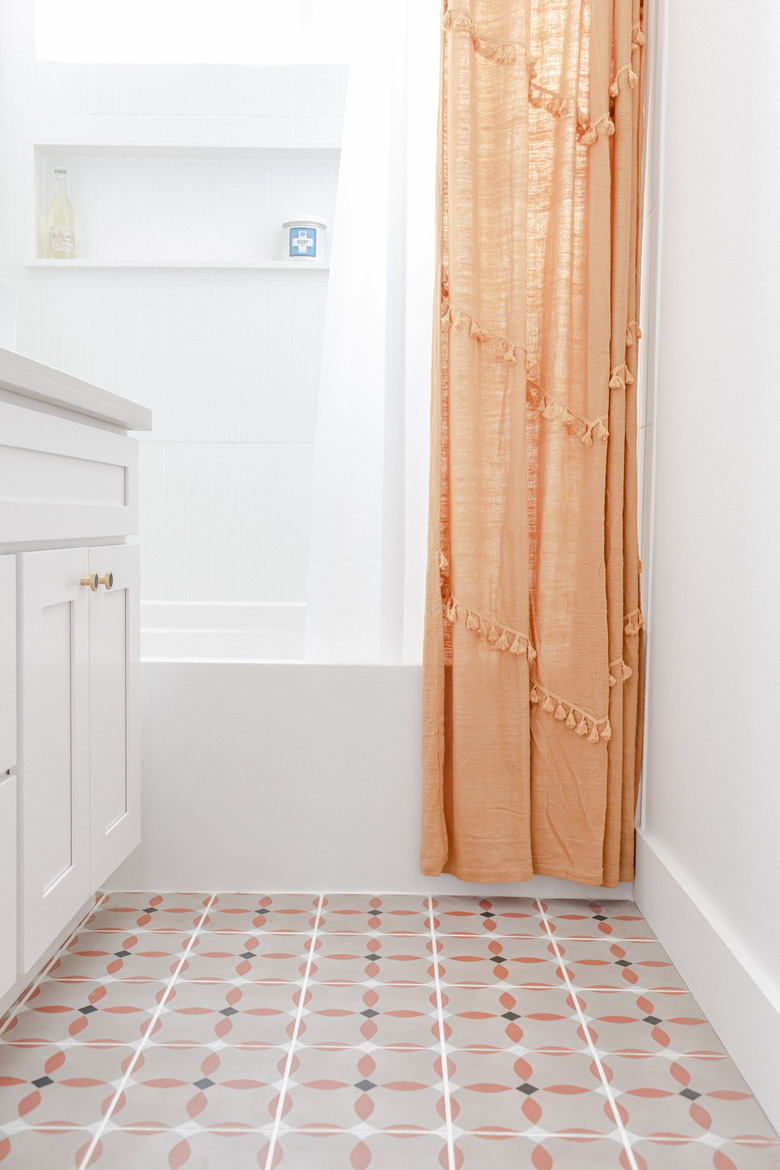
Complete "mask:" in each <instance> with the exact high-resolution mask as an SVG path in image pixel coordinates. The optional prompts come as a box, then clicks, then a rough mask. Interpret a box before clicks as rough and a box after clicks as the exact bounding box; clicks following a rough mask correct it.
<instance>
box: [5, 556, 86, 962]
mask: <svg viewBox="0 0 780 1170" xmlns="http://www.w3.org/2000/svg"><path fill="white" fill-rule="evenodd" d="M18 561H19V595H18V604H19V606H20V611H21V620H20V623H19V630H20V643H19V654H20V663H21V670H20V675H19V677H20V682H21V693H20V699H21V702H20V724H19V729H20V730H19V776H20V779H21V812H22V815H21V824H22V841H21V847H22V858H21V861H22V867H21V872H22V965H23V968H24V969H25V970H26V969H27V968H29V967H30V966H32V964H33V963H34V962H35V961H36V959H37V958H38V957H39V956H40V954H41V953H42V952H43V951H44V950H45V948H46V947H47V946H48V944H49V943H50V942H51V941H52V940H53V939H54V938H55V937H56V935H57V933H58V932H59V931H60V930H61V929H62V927H63V925H64V924H65V923H67V921H68V919H69V918H71V917H73V915H74V914H76V912H77V911H78V910H79V908H80V907H81V905H82V904H83V903H84V902H85V901H86V899H87V898H88V896H89V894H90V891H91V886H90V866H89V600H90V590H89V588H88V587H86V586H83V585H82V584H81V578H82V577H86V576H87V575H88V572H89V557H88V553H87V550H86V549H63V550H59V551H56V552H36V553H22V554H20V555H19V557H18Z"/></svg>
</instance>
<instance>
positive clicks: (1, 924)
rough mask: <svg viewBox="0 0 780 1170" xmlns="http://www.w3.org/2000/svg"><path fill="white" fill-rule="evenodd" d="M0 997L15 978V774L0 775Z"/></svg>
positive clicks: (12, 983)
mask: <svg viewBox="0 0 780 1170" xmlns="http://www.w3.org/2000/svg"><path fill="white" fill-rule="evenodd" d="M0 890H2V891H3V896H2V898H0V998H2V996H4V995H5V993H6V991H8V990H9V989H10V988H11V987H13V985H14V983H15V982H16V976H17V973H18V972H17V969H16V777H15V776H0Z"/></svg>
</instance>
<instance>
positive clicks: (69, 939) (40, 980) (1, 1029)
mask: <svg viewBox="0 0 780 1170" xmlns="http://www.w3.org/2000/svg"><path fill="white" fill-rule="evenodd" d="M107 898H108V894H107V893H106V894H101V896H100V897H99V898H98V899H97V901H96V902H94V903H93V905H92V906H90V908H89V910H87V912H86V914H85V915H84V917H83V918H80V919H79V921H78V923H77V924H76V926H75V927H74V928H73V930H72V931H71V933H70V934H69V935H68V937H67V938H66V939H65V942H64V943H63V944H62V946H59V947H57V949H56V951H55V952H54V954H53V955H52V957H51V958H50V959H49V961H48V963H46V965H45V966H44V967H43V968H42V970H40V971H39V972H38V974H37V975H36V976H35V978H34V979H33V981H32V983H31V984H30V986H29V987H28V989H27V991H26V992H25V994H24V995H23V996H22V998H21V999H20V1000H19V1001H18V1003H16V1004H14V1006H13V1008H12V1009H11V1011H10V1012H9V1014H8V1017H7V1018H6V1021H5V1023H4V1024H3V1025H2V1027H0V1036H2V1035H3V1034H4V1032H5V1031H6V1030H7V1029H8V1028H10V1026H11V1024H12V1023H13V1021H14V1020H15V1019H16V1017H17V1016H18V1014H19V1012H20V1011H21V1010H22V1008H23V1007H24V1005H25V1004H26V1003H27V1001H28V999H29V998H30V996H31V995H32V994H33V992H34V991H35V990H36V988H38V987H40V985H41V983H43V981H44V979H45V978H46V976H47V974H48V973H49V971H51V969H52V967H53V965H54V963H55V962H56V961H57V959H58V958H59V957H60V955H61V954H62V953H63V951H66V950H67V949H68V947H69V946H70V944H71V943H72V942H73V940H74V938H75V937H76V935H77V934H78V932H79V927H80V926H81V924H82V922H86V921H87V919H88V918H89V916H90V915H91V914H94V913H95V911H96V910H97V908H98V906H102V905H103V903H104V902H105V901H106V900H107Z"/></svg>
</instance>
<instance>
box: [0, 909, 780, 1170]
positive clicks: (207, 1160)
mask: <svg viewBox="0 0 780 1170" xmlns="http://www.w3.org/2000/svg"><path fill="white" fill-rule="evenodd" d="M0 1164H1V1166H2V1170H12V1168H13V1170H21V1168H24V1170H66V1168H71V1167H72V1168H74V1170H86V1168H87V1167H92V1166H96V1167H98V1168H100V1170H141V1168H142V1170H157V1168H158V1167H159V1168H161V1170H164V1168H172V1170H178V1168H179V1167H186V1168H187V1170H251V1168H252V1167H259V1168H260V1170H272V1168H275V1167H282V1170H341V1168H343V1170H368V1168H369V1167H370V1168H371V1170H509V1168H510V1167H511V1168H512V1170H525V1168H528V1170H609V1168H610V1167H616V1168H618V1167H619V1168H621V1170H704V1168H705V1167H706V1168H708V1170H709V1168H712V1170H770V1168H771V1170H777V1168H778V1167H780V1140H778V1137H777V1135H776V1134H775V1133H774V1131H773V1130H772V1128H771V1126H770V1124H769V1122H768V1121H767V1119H766V1117H765V1115H764V1114H763V1112H762V1111H761V1109H760V1108H759V1106H758V1104H757V1103H756V1101H755V1099H754V1098H753V1097H752V1095H751V1093H750V1091H749V1090H748V1088H747V1086H746V1085H745V1082H744V1081H743V1080H742V1078H741V1077H740V1075H739V1073H738V1072H737V1069H736V1068H735V1066H734V1064H733V1063H732V1061H731V1060H730V1059H729V1057H728V1055H727V1053H726V1052H725V1051H724V1049H723V1046H722V1044H721V1043H720V1041H719V1040H718V1037H717V1035H716V1034H715V1032H714V1031H713V1030H712V1028H711V1027H710V1025H709V1024H708V1023H707V1021H706V1020H705V1019H703V1018H702V1015H701V1011H700V1009H699V1008H698V1006H697V1004H696V1002H695V1000H694V999H693V997H692V996H691V994H690V992H689V991H688V990H687V988H686V987H685V985H684V984H683V983H682V982H681V980H680V977H679V975H678V974H677V972H676V971H675V969H674V967H673V966H672V964H671V963H670V961H669V959H668V957H667V955H666V954H665V952H664V951H663V949H662V948H661V946H660V945H659V943H658V942H657V941H656V939H655V938H654V937H653V935H652V933H651V931H650V930H649V929H648V926H647V924H646V923H645V922H644V920H643V919H642V917H641V915H640V914H639V913H638V911H637V909H636V907H635V906H634V905H633V904H632V903H630V902H603V903H593V902H587V901H549V902H545V903H537V902H532V901H531V900H529V899H521V898H494V899H490V900H487V899H482V900H480V899H479V898H477V897H465V896H461V897H442V898H438V899H433V900H432V902H429V901H428V900H427V899H424V898H420V897H413V896H402V895H389V896H384V895H381V896H371V895H368V894H366V895H363V894H350V895H343V894H326V895H322V896H312V895H310V894H274V895H272V896H270V895H269V896H267V897H263V896H261V895H258V894H216V895H208V894H206V895H204V894H180V893H175V894H168V893H166V894H150V893H149V892H148V891H147V892H146V893H140V894H139V893H112V894H109V895H104V896H103V897H102V899H101V900H100V901H99V902H98V903H97V905H96V907H95V908H94V910H93V911H92V912H91V913H90V914H89V916H88V917H87V918H86V919H85V921H84V922H83V923H82V925H81V926H80V927H79V928H78V930H77V932H76V933H75V935H74V936H73V937H72V938H71V939H70V940H69V941H68V943H67V944H66V946H65V947H64V948H63V949H62V950H61V951H60V952H59V953H58V955H57V956H56V957H55V958H54V959H53V960H52V962H51V963H50V964H49V965H48V966H47V968H45V969H44V971H43V973H42V974H41V976H39V977H38V979H37V980H36V981H35V982H34V983H33V984H32V985H31V987H30V988H29V989H28V991H27V992H26V994H25V996H24V997H22V999H21V1000H20V1002H19V1003H18V1004H17V1005H16V1006H15V1008H14V1009H13V1010H12V1011H11V1012H10V1013H9V1014H8V1015H7V1016H6V1017H5V1019H4V1020H3V1021H2V1022H0Z"/></svg>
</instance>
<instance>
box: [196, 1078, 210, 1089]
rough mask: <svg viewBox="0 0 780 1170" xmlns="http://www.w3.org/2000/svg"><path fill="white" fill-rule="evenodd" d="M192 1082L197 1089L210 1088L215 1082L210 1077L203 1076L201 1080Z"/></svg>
mask: <svg viewBox="0 0 780 1170" xmlns="http://www.w3.org/2000/svg"><path fill="white" fill-rule="evenodd" d="M192 1083H193V1085H194V1086H195V1088H196V1089H210V1088H211V1086H212V1085H213V1084H214V1082H213V1081H211V1080H209V1078H208V1077H201V1078H200V1080H199V1081H193V1082H192Z"/></svg>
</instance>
